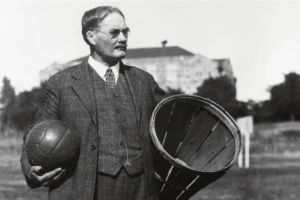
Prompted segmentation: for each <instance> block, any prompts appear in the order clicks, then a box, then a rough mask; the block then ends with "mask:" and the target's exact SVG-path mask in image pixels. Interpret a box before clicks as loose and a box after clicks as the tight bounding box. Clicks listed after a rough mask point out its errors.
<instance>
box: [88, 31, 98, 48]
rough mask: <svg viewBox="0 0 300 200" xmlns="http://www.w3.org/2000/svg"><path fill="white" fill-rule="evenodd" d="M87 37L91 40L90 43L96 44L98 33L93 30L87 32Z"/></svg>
mask: <svg viewBox="0 0 300 200" xmlns="http://www.w3.org/2000/svg"><path fill="white" fill-rule="evenodd" d="M86 39H87V40H88V41H89V43H90V44H92V45H95V44H96V42H95V41H96V34H95V32H93V31H88V32H86Z"/></svg>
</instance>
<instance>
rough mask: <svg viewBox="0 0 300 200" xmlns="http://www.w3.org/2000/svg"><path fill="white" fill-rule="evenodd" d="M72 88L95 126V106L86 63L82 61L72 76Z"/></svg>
mask: <svg viewBox="0 0 300 200" xmlns="http://www.w3.org/2000/svg"><path fill="white" fill-rule="evenodd" d="M72 76H73V83H72V88H73V90H74V92H75V93H76V95H77V96H78V98H79V99H80V101H81V102H82V104H83V105H84V107H85V109H86V110H87V111H88V113H89V114H90V116H91V119H92V121H93V123H94V125H95V126H96V105H95V98H94V92H93V86H92V83H91V81H90V78H89V70H88V61H87V59H86V60H84V61H83V62H82V63H81V64H80V66H79V67H78V68H77V69H76V70H75V71H74V73H73V74H72Z"/></svg>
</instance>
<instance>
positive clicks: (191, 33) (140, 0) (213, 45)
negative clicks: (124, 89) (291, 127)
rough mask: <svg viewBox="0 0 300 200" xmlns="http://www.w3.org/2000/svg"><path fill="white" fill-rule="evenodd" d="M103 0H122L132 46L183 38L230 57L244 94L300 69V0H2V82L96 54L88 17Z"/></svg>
mask: <svg viewBox="0 0 300 200" xmlns="http://www.w3.org/2000/svg"><path fill="white" fill-rule="evenodd" d="M100 5H112V6H117V7H119V8H120V9H121V10H122V11H123V13H124V14H125V17H126V22H127V25H128V26H129V27H130V29H131V35H130V38H129V42H128V46H129V48H138V47H159V46H161V41H163V40H167V41H168V43H167V45H168V46H175V45H176V46H180V47H182V48H183V49H186V50H188V51H190V52H193V53H195V54H201V55H203V56H205V57H207V58H210V59H215V58H229V59H230V62H231V64H232V68H233V72H234V76H235V77H236V78H237V83H236V87H237V98H238V99H239V100H243V101H247V100H250V99H251V100H255V101H261V100H266V99H268V98H269V93H268V91H267V90H268V88H269V87H270V86H272V85H274V84H279V83H281V82H283V80H284V74H286V73H289V72H297V73H299V74H300V59H299V57H298V54H299V53H300V12H299V11H300V1H296V0H290V1H278V0H277V1H275V0H210V1H208V0H198V1H197V0H177V1H175V0H152V1H151V0H135V1H133V0H119V1H116V0H110V1H108V0H106V1H103V0H98V1H90V0H85V1H83V0H0V25H1V26H2V27H1V31H0V57H1V64H0V80H1V83H0V86H1V85H2V79H3V76H6V77H8V78H9V79H10V81H11V84H12V85H13V86H14V87H15V89H16V92H17V93H18V92H21V91H24V90H30V89H31V88H32V87H34V86H38V85H39V80H40V79H39V71H40V70H42V69H44V68H46V67H47V66H49V65H51V64H52V63H54V62H57V63H64V62H67V61H70V60H73V59H76V58H79V57H82V56H85V55H88V54H89V48H88V46H87V45H86V44H85V42H84V41H83V39H82V35H81V24H80V22H81V17H82V15H83V13H84V12H85V11H86V10H89V9H91V8H94V7H96V6H100Z"/></svg>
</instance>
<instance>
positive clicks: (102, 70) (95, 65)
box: [88, 56, 120, 82]
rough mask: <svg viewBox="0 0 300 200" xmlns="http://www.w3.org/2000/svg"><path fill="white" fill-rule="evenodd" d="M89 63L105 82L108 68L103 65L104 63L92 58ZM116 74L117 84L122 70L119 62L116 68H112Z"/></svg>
mask: <svg viewBox="0 0 300 200" xmlns="http://www.w3.org/2000/svg"><path fill="white" fill-rule="evenodd" d="M88 63H89V65H90V66H91V67H93V68H94V70H95V71H96V72H97V73H98V75H99V76H100V77H101V78H102V79H103V80H105V73H106V70H107V69H108V67H107V66H105V65H103V64H102V63H100V62H98V61H97V60H95V59H94V58H93V57H92V56H89V58H88ZM110 68H111V69H112V71H113V73H114V76H115V81H116V82H117V80H118V77H119V70H120V63H119V62H117V64H115V65H114V66H111V67H110Z"/></svg>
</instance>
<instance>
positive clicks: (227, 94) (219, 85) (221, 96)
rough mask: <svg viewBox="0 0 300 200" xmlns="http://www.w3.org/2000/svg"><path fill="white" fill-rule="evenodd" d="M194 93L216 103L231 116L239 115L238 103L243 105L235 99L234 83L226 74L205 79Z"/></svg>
mask: <svg viewBox="0 0 300 200" xmlns="http://www.w3.org/2000/svg"><path fill="white" fill-rule="evenodd" d="M195 95H199V96H202V97H205V98H209V99H210V100H212V101H214V102H216V103H218V104H219V105H220V106H222V107H223V108H224V109H225V110H226V111H228V112H229V113H230V114H231V115H232V116H233V117H238V116H240V114H239V105H241V106H244V105H243V104H240V103H239V102H238V101H237V100H236V87H235V83H234V82H233V81H232V80H231V79H230V78H229V77H228V76H226V75H224V76H220V77H217V78H212V77H210V78H208V79H206V80H205V81H204V82H203V84H202V85H201V86H199V87H197V92H196V93H195Z"/></svg>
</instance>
